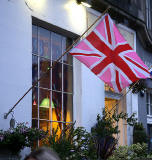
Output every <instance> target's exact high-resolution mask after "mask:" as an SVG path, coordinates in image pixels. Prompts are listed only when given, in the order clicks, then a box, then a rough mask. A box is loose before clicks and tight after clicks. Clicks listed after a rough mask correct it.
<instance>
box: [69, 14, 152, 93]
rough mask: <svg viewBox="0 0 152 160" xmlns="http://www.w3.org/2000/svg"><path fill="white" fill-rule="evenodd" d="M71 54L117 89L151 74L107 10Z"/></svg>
mask: <svg viewBox="0 0 152 160" xmlns="http://www.w3.org/2000/svg"><path fill="white" fill-rule="evenodd" d="M70 54H71V55H73V56H74V57H76V58H77V59H78V60H79V61H81V62H82V63H84V64H85V65H86V66H87V67H88V68H89V69H90V70H91V71H92V72H93V73H94V74H96V75H97V76H98V77H99V78H100V79H101V80H103V81H104V82H105V83H107V84H108V85H109V86H110V87H112V88H113V89H114V90H115V92H120V91H121V90H122V89H123V88H125V87H127V86H129V85H130V84H131V83H133V82H135V81H137V80H139V79H144V78H149V75H150V73H149V71H148V67H147V66H146V65H145V64H144V63H143V61H142V60H141V59H140V58H139V56H138V55H137V53H136V52H135V51H134V50H133V49H132V48H131V47H130V45H129V44H128V43H127V41H126V40H125V39H124V38H123V36H122V35H121V34H120V32H119V30H118V29H117V27H116V26H115V24H114V22H113V21H112V19H111V18H110V16H109V15H108V14H105V15H104V16H103V17H102V19H101V21H100V23H99V24H98V25H97V27H96V28H95V29H94V30H93V31H92V32H91V33H90V34H89V35H88V36H87V37H86V38H85V39H83V40H82V41H80V42H79V43H78V44H77V45H76V46H75V47H74V48H73V49H72V50H71V51H70Z"/></svg>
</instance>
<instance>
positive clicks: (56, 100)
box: [52, 92, 62, 121]
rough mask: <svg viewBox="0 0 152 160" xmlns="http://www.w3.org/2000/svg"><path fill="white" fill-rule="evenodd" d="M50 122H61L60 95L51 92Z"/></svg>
mask: <svg viewBox="0 0 152 160" xmlns="http://www.w3.org/2000/svg"><path fill="white" fill-rule="evenodd" d="M52 120H53V121H62V94H61V93H59V92H52Z"/></svg>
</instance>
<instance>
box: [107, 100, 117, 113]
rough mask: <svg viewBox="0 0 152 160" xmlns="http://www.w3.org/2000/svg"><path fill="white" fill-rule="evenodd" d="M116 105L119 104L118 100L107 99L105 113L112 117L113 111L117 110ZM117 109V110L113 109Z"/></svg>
mask: <svg viewBox="0 0 152 160" xmlns="http://www.w3.org/2000/svg"><path fill="white" fill-rule="evenodd" d="M116 103H117V100H116V99H112V98H105V111H106V112H110V116H112V114H113V111H114V110H115V108H116V106H115V105H116ZM113 107H115V108H113Z"/></svg>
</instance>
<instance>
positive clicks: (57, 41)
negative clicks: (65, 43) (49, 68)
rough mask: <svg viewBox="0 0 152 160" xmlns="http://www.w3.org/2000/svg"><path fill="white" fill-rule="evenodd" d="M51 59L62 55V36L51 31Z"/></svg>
mask: <svg viewBox="0 0 152 160" xmlns="http://www.w3.org/2000/svg"><path fill="white" fill-rule="evenodd" d="M51 35H52V59H53V60H57V59H58V58H59V57H60V56H61V55H62V36H60V35H58V34H56V33H53V32H52V34H51Z"/></svg>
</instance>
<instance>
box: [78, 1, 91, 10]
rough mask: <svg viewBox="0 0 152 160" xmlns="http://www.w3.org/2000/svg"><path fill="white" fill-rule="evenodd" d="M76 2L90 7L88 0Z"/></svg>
mask: <svg viewBox="0 0 152 160" xmlns="http://www.w3.org/2000/svg"><path fill="white" fill-rule="evenodd" d="M77 3H78V4H82V5H84V6H85V7H89V8H90V7H91V1H90V0H77Z"/></svg>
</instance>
